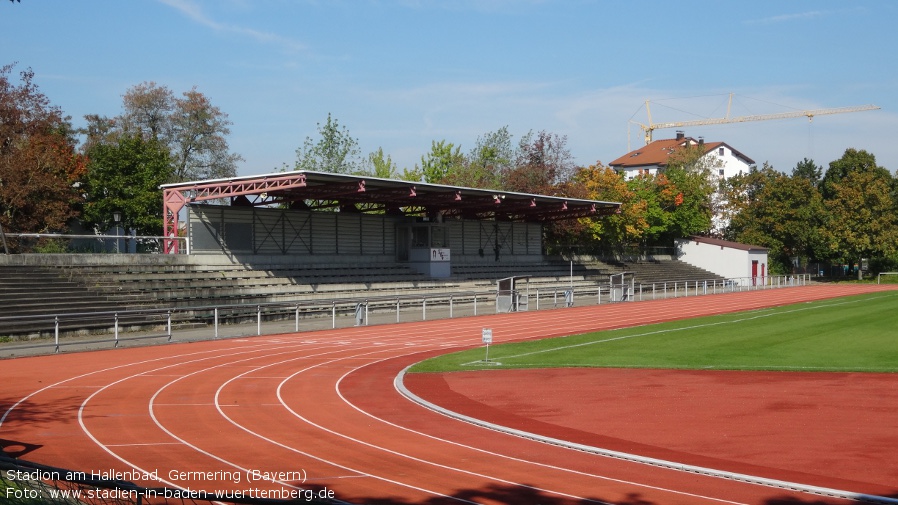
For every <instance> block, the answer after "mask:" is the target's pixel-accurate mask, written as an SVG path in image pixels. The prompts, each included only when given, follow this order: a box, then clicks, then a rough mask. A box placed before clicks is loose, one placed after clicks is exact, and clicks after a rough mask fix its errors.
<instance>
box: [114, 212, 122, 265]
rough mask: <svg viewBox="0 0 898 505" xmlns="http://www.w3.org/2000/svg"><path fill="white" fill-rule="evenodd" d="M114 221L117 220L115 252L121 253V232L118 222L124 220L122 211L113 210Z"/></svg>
mask: <svg viewBox="0 0 898 505" xmlns="http://www.w3.org/2000/svg"><path fill="white" fill-rule="evenodd" d="M112 221H113V222H115V253H116V254H118V253H119V245H118V241H119V235H120V234H119V232H118V224H119V223H120V222H121V221H122V211H120V210H114V211H112Z"/></svg>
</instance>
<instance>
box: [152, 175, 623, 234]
mask: <svg viewBox="0 0 898 505" xmlns="http://www.w3.org/2000/svg"><path fill="white" fill-rule="evenodd" d="M161 188H162V190H163V192H164V198H165V206H166V210H167V211H169V212H171V211H174V210H175V209H176V208H177V209H180V208H181V207H182V206H183V205H185V204H189V203H193V202H201V201H210V200H230V204H231V205H242V206H271V205H277V204H286V205H288V206H289V207H290V208H294V209H307V210H319V209H320V210H324V209H335V208H336V209H339V210H340V211H341V212H378V213H384V212H385V213H402V214H403V215H410V216H436V215H442V216H443V217H454V216H460V217H465V218H470V219H500V220H509V221H557V220H563V219H575V218H580V217H592V216H602V215H608V214H613V213H615V212H617V211H618V209H619V208H620V203H617V202H606V201H599V200H582V199H574V198H566V197H559V196H547V195H536V194H528V193H516V192H510V191H500V190H491V189H475V188H466V187H459V186H446V185H441V184H428V183H424V182H410V181H400V180H393V179H381V178H376V177H368V176H360V175H344V174H332V173H324V172H312V171H297V172H282V173H273V174H265V175H253V176H246V177H233V178H229V179H217V180H207V181H194V182H182V183H177V184H166V185H163V186H161ZM175 219H176V218H175ZM167 231H169V230H167Z"/></svg>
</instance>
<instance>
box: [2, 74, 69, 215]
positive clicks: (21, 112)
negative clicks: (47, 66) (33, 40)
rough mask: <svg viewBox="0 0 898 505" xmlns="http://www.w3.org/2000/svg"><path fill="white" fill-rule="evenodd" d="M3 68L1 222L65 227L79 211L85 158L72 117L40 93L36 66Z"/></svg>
mask: <svg viewBox="0 0 898 505" xmlns="http://www.w3.org/2000/svg"><path fill="white" fill-rule="evenodd" d="M13 67H14V65H12V64H10V65H5V66H2V67H0V220H2V221H0V224H2V225H3V229H4V230H5V231H7V232H16V231H17V232H58V231H65V230H66V229H67V225H68V222H69V220H70V219H72V218H74V217H75V216H77V215H78V211H77V208H78V205H79V204H80V201H81V196H80V192H79V191H78V188H77V185H78V181H79V179H80V178H81V177H82V176H83V175H84V158H83V157H82V156H81V155H79V154H78V153H77V152H76V151H75V139H74V132H73V130H72V127H71V124H70V122H69V118H67V117H64V116H63V114H62V110H61V109H60V108H59V107H56V106H53V105H51V104H50V100H49V99H48V98H47V97H46V96H45V95H44V94H43V93H41V92H40V90H39V89H38V86H37V85H36V84H35V83H34V72H32V71H31V69H27V70H24V71H22V72H21V73H20V74H19V76H20V82H19V83H18V84H17V83H15V82H13V81H12V80H10V78H9V74H10V72H12V69H13Z"/></svg>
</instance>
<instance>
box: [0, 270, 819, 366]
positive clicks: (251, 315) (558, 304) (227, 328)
mask: <svg viewBox="0 0 898 505" xmlns="http://www.w3.org/2000/svg"><path fill="white" fill-rule="evenodd" d="M809 282H810V275H805V274H802V275H790V276H766V277H754V278H737V279H726V280H720V279H709V280H698V281H696V280H690V281H670V282H656V283H652V284H628V285H626V286H615V285H613V284H609V283H605V284H598V285H595V286H583V285H580V286H557V287H556V286H545V285H544V286H541V287H538V288H535V289H534V288H533V287H531V288H530V289H529V290H528V291H527V292H523V291H521V292H518V293H515V294H516V295H520V296H522V297H527V300H526V301H525V302H524V303H519V304H514V306H515V307H518V309H517V310H519V311H524V310H550V309H560V308H568V307H573V306H582V305H596V304H603V303H626V302H637V301H648V300H659V299H668V298H679V297H689V296H704V295H714V294H723V293H733V292H743V291H755V290H764V289H776V288H785V287H793V286H803V285H807V284H808V283H809ZM631 291H632V292H631ZM497 296H498V292H497V291H496V290H489V291H465V292H452V293H430V294H427V295H403V296H383V297H368V298H333V299H319V300H303V301H295V302H274V303H251V304H221V305H203V306H195V307H186V308H161V309H160V308H152V309H135V310H121V311H104V312H80V313H50V312H48V313H46V314H38V315H22V316H0V356H3V355H6V356H9V355H18V354H21V352H22V351H24V350H31V352H34V350H35V349H45V350H49V349H52V350H53V352H59V351H60V349H61V347H63V346H68V345H71V346H77V345H82V346H83V345H96V344H103V345H104V346H105V345H108V346H109V347H118V346H119V345H121V344H123V343H125V342H129V343H130V342H131V341H137V340H145V339H158V340H161V341H166V342H171V341H191V340H202V339H210V338H212V339H218V338H233V337H240V336H253V335H269V334H282V333H298V332H303V331H311V330H321V329H336V328H347V327H352V326H367V325H369V324H389V323H400V322H413V321H426V320H432V319H444V318H454V317H469V316H476V315H483V314H491V313H492V314H494V313H496V312H497V308H498V307H500V304H497V303H496V302H497ZM520 307H523V310H521V309H520Z"/></svg>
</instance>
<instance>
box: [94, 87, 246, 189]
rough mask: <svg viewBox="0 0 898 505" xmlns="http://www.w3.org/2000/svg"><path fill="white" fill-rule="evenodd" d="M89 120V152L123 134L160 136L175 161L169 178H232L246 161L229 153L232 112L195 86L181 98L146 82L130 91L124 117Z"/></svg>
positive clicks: (157, 137)
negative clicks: (222, 107)
mask: <svg viewBox="0 0 898 505" xmlns="http://www.w3.org/2000/svg"><path fill="white" fill-rule="evenodd" d="M85 119H87V122H88V125H87V129H86V131H85V133H86V137H87V139H86V141H85V143H84V149H85V151H87V150H90V149H91V148H92V146H93V145H94V144H96V143H98V142H104V143H109V144H112V145H115V144H116V143H117V142H118V138H119V137H121V136H135V135H140V136H143V137H144V139H147V140H149V139H153V140H155V141H156V142H157V143H158V145H159V146H160V147H163V148H165V149H166V150H167V151H168V159H169V162H170V163H171V164H172V170H170V171H169V180H167V181H166V182H184V181H188V180H202V179H221V178H227V177H233V176H235V175H237V164H238V163H239V162H240V161H241V160H242V159H243V158H242V157H241V156H240V155H239V154H236V153H232V152H231V151H230V147H229V145H228V141H227V136H228V135H229V134H230V133H231V131H230V125H231V124H232V123H231V121H230V120H229V119H228V115H227V114H225V113H224V112H222V111H221V109H219V108H218V107H216V106H214V105H212V102H211V101H210V100H209V98H208V97H206V96H205V95H203V94H202V93H200V92H199V91H198V90H197V89H196V87H193V88H192V89H190V90H189V91H186V92H184V93H183V94H182V96H181V97H177V96H175V94H174V93H173V92H172V91H171V90H170V89H169V88H167V87H166V86H161V85H158V84H156V83H155V82H143V83H141V84H138V85H136V86H133V87H131V88H129V89H128V90H127V91H126V92H125V94H124V96H123V99H122V113H121V114H120V115H118V116H116V117H114V118H111V119H110V118H107V117H103V116H100V115H96V114H93V115H88V116H86V117H85Z"/></svg>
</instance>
